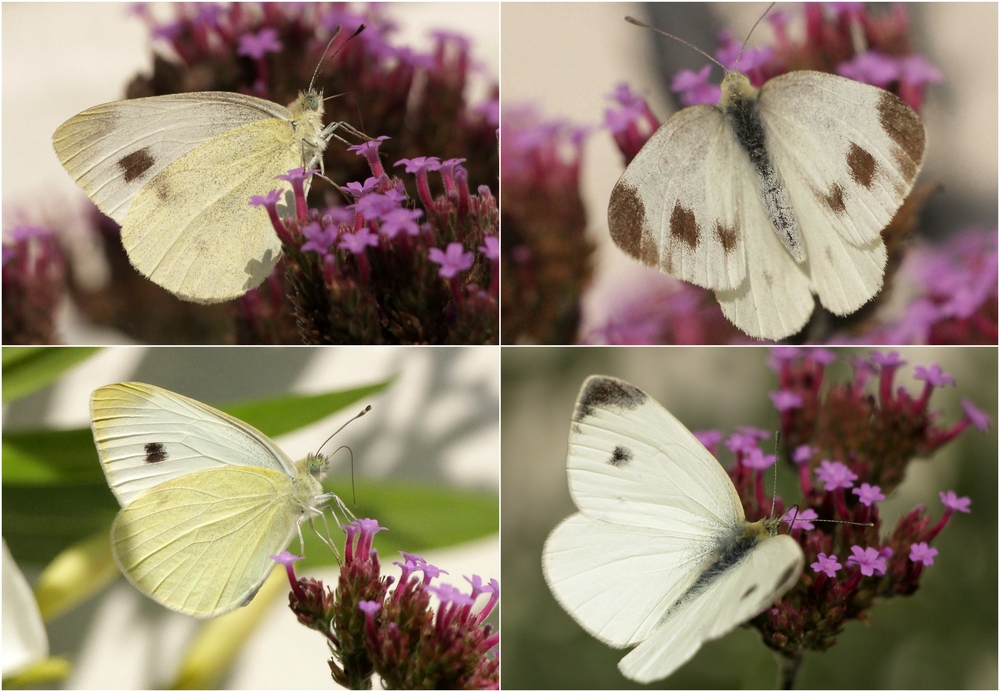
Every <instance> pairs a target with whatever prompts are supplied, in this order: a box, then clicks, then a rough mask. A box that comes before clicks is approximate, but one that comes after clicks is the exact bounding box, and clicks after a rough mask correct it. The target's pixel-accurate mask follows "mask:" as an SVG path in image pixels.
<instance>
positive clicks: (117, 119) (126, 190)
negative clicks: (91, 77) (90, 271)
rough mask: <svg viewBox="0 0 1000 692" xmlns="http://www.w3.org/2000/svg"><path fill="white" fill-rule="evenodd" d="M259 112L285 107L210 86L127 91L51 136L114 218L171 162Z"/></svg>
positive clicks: (278, 114) (282, 113) (280, 114)
mask: <svg viewBox="0 0 1000 692" xmlns="http://www.w3.org/2000/svg"><path fill="white" fill-rule="evenodd" d="M264 118H284V119H285V120H287V119H288V109H287V108H283V107H282V106H279V105H278V104H276V103H271V102H270V101H265V100H263V99H258V98H254V97H252V96H245V95H243V94H230V93H226V92H215V91H209V92H198V93H192V94H173V95H170V96H156V97H152V98H141V99H130V100H128V101H117V102H115V103H106V104H103V105H100V106H95V107H93V108H89V109H87V110H85V111H83V112H82V113H80V114H79V115H76V116H74V117H72V118H70V119H69V120H67V121H66V122H65V123H63V124H62V125H60V126H59V128H58V129H57V130H56V131H55V134H53V136H52V144H53V146H54V147H55V150H56V154H57V155H58V156H59V160H60V161H61V162H62V164H63V166H65V168H66V170H67V171H69V173H70V175H72V176H73V179H74V180H76V181H77V183H79V185H80V187H82V188H83V189H84V191H85V192H86V193H87V195H88V196H89V197H90V198H91V199H92V200H94V202H95V203H96V204H97V206H98V208H100V210H101V211H103V212H104V213H105V214H107V215H108V216H110V217H111V218H113V219H114V220H115V221H117V222H119V223H121V222H122V221H124V220H125V217H126V215H127V213H128V210H129V205H130V204H131V202H132V199H133V198H134V197H135V195H136V194H137V193H138V192H139V190H140V189H142V187H143V186H144V185H145V184H146V183H147V182H148V181H149V180H150V179H152V178H153V177H154V176H155V175H156V174H157V173H159V172H160V171H162V170H163V169H164V168H166V167H167V166H168V165H170V163H171V162H173V161H175V160H176V159H177V158H179V157H180V156H183V155H184V154H185V153H187V152H188V151H190V150H191V149H194V148H195V147H197V146H198V145H200V144H203V143H204V142H207V141H209V140H211V139H213V138H215V137H217V136H219V135H220V134H222V133H223V132H226V131H228V130H230V129H232V128H234V127H238V126H240V125H245V124H247V123H251V122H254V121H257V120H261V119H264ZM289 127H290V126H289Z"/></svg>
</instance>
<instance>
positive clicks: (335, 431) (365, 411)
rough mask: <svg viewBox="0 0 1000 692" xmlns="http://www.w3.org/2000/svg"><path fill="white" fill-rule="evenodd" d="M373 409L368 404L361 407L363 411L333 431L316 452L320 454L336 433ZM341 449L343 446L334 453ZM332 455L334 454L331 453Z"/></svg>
mask: <svg viewBox="0 0 1000 692" xmlns="http://www.w3.org/2000/svg"><path fill="white" fill-rule="evenodd" d="M371 410H372V405H371V404H368V405H367V406H365V407H364V408H363V409H361V413H359V414H358V415H356V416H354V418H352V419H351V420H349V421H347V422H346V423H344V424H343V425H342V426H340V427H339V428H337V429H336V430H334V431H333V435H330V437H328V438H326V441H325V442H323V444H321V445H320V446H319V449H318V450H316V454H317V455H318V454H319V453H320V450H322V449H323V448H324V447H325V446H326V443H327V442H329V441H330V440H332V439H333V438H334V435H336V434H337V433H339V432H340V431H341V430H343V429H344V428H346V427H347V426H348V425H350V424H351V423H353V422H354V421H356V420H357V419H358V418H361V416H363V415H365V414H366V413H368V412H369V411H371ZM340 449H342V448H338V449H337V450H336V451H335V452H334V453H333V454H336V453H337V452H339V451H340ZM331 456H333V455H332V454H331Z"/></svg>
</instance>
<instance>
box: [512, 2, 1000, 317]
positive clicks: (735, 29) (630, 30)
mask: <svg viewBox="0 0 1000 692" xmlns="http://www.w3.org/2000/svg"><path fill="white" fill-rule="evenodd" d="M664 5H668V4H666V3H665V4H664ZM678 5H682V6H684V7H676V6H675V8H670V7H667V8H666V9H664V10H662V11H663V12H664V14H665V15H670V14H671V13H672V16H676V17H678V18H679V19H678V20H677V21H678V24H679V25H676V26H674V25H670V26H659V25H658V28H661V29H663V30H665V31H668V32H670V33H673V34H675V35H676V36H679V37H680V38H683V39H685V40H688V41H691V42H694V43H695V45H698V47H699V48H701V49H702V50H704V51H706V52H708V53H710V54H711V53H714V51H715V49H716V48H717V45H718V44H717V42H715V41H714V39H713V37H714V29H717V28H727V29H729V30H730V31H731V32H732V33H733V34H734V35H735V36H737V37H739V38H740V39H742V37H744V36H746V34H747V32H749V30H750V28H751V27H752V26H753V24H754V22H756V21H757V19H758V18H759V17H760V16H761V14H762V13H763V12H764V10H766V9H767V4H766V3H714V4H710V14H711V15H714V16H715V17H717V21H716V22H715V24H714V28H713V27H712V26H709V25H707V24H702V23H698V24H686V23H683V22H684V20H683V19H681V18H686V17H691V16H698V17H699V19H701V18H704V15H705V13H704V11H703V10H704V7H705V6H704V4H697V5H696V4H694V3H678ZM699 6H700V7H699ZM883 7H884V6H883ZM776 9H783V10H786V11H789V12H791V13H793V14H795V15H796V16H797V17H798V18H799V19H798V21H797V23H793V24H792V25H791V27H790V33H791V35H792V36H793V37H800V36H801V35H802V33H803V28H802V23H801V6H800V5H796V4H792V3H778V5H777V6H776ZM907 9H908V11H909V13H910V16H911V20H912V26H913V31H912V33H911V35H912V37H913V39H914V43H915V45H916V48H917V50H918V51H919V53H920V54H921V55H923V56H924V57H925V58H927V59H928V60H929V61H930V62H931V63H932V64H934V65H935V66H937V67H938V68H939V69H940V70H941V72H942V73H943V74H944V82H943V83H941V84H938V85H932V86H931V87H930V89H929V90H928V96H927V99H926V103H925V106H924V109H923V111H922V113H921V115H922V117H923V120H924V123H925V125H926V127H927V132H928V152H927V158H926V159H925V162H924V169H923V172H922V173H921V180H925V181H931V180H935V181H940V182H941V183H943V185H944V189H943V190H942V191H941V192H940V193H938V194H937V195H935V196H933V197H932V198H931V200H930V201H929V202H928V205H927V208H926V213H925V214H924V223H923V224H922V230H923V231H928V230H929V231H931V232H932V233H933V234H934V235H936V236H939V237H940V236H944V235H947V234H949V233H953V232H955V231H958V230H960V229H961V228H963V227H965V226H966V225H969V224H971V223H976V224H981V225H984V226H987V227H995V226H996V224H997V211H996V210H997V170H998V168H997V165H998V164H997V115H998V114H997V5H996V3H961V2H947V3H915V4H908V5H907ZM500 11H501V16H502V22H503V41H502V46H501V54H502V75H501V77H502V79H501V89H502V92H501V93H502V104H503V105H504V107H510V106H512V105H516V104H518V103H523V102H532V103H536V104H538V105H539V106H540V107H541V110H542V111H543V113H544V114H545V115H547V116H549V117H551V118H552V119H556V118H566V119H568V120H570V121H572V122H574V123H578V124H588V125H598V124H599V123H601V120H602V118H603V113H604V109H605V108H606V106H607V105H608V102H607V101H606V100H605V95H606V94H608V93H610V92H611V90H612V88H613V87H614V86H615V85H616V84H618V83H619V82H623V81H625V82H628V84H630V85H631V86H632V87H633V89H635V90H636V91H637V92H638V93H641V94H643V95H644V96H646V97H647V99H648V100H649V103H650V106H651V107H652V109H653V112H654V113H656V115H657V116H659V118H660V121H661V122H662V121H663V120H666V118H667V117H668V116H669V115H670V113H671V110H670V108H669V107H668V105H667V104H668V103H669V100H668V99H669V97H670V95H665V93H664V91H663V90H662V85H661V83H660V82H659V81H658V77H657V74H656V69H655V67H654V59H655V54H654V52H655V51H657V50H660V49H659V48H657V47H656V45H654V38H655V34H653V33H652V32H650V31H648V30H645V29H640V28H638V27H635V26H633V25H631V24H627V23H626V22H625V21H623V17H624V16H625V15H629V14H631V15H635V16H636V17H637V18H639V19H644V20H646V21H653V20H652V19H651V17H650V15H649V14H648V13H647V12H646V10H645V9H644V7H643V5H641V4H638V3H598V2H595V3H569V2H566V3H563V2H557V3H525V2H509V3H503V4H502V6H501V10H500ZM699 11H701V12H700V14H699ZM770 39H771V27H770V25H769V24H768V23H767V22H766V21H764V22H761V23H760V25H759V26H758V27H757V29H756V31H755V32H754V34H753V36H752V37H751V39H750V45H751V46H754V45H761V44H765V43H768V42H770ZM703 41H704V42H705V43H702V42H703ZM668 50H669V51H670V54H671V56H677V59H678V61H680V60H685V61H686V64H685V65H680V64H678V65H677V67H678V68H679V67H682V66H684V67H688V66H693V67H694V69H697V68H698V67H700V66H702V65H704V64H706V63H707V61H706V60H705V59H704V58H702V57H701V56H699V55H697V54H696V53H695V52H694V51H690V50H689V49H687V48H684V47H683V46H681V45H680V44H676V43H674V44H673V46H671V47H668ZM685 52H686V53H687V54H688V55H682V54H683V53H685ZM691 61H693V62H691ZM673 72H674V70H671V71H670V74H671V75H672V74H673ZM712 78H713V79H714V80H716V83H718V80H720V79H721V71H720V70H719V69H718V68H715V70H714V72H713V73H712ZM623 170H624V163H623V161H622V158H621V154H620V153H619V152H618V149H617V148H616V147H615V145H614V141H613V140H612V138H611V136H610V134H609V133H608V132H607V130H596V131H595V132H593V133H592V134H591V135H590V137H589V138H588V140H587V145H586V150H585V155H584V166H583V174H582V183H581V186H582V194H583V199H584V203H585V205H586V209H587V216H588V220H589V229H588V231H589V234H590V237H591V238H592V239H593V240H594V241H595V242H596V243H597V244H598V248H599V249H598V252H597V255H596V260H595V268H596V271H595V275H594V281H593V290H592V291H590V293H589V294H588V295H587V296H586V298H585V301H584V314H583V323H582V325H581V330H580V333H581V334H586V333H587V331H588V330H589V329H590V328H591V327H593V326H597V325H600V324H603V322H604V317H605V316H606V315H607V314H608V312H609V311H610V310H611V309H612V307H613V305H614V301H615V299H616V298H617V297H619V296H621V295H623V294H625V295H627V294H629V293H631V291H629V290H627V287H629V286H633V285H639V284H641V283H642V282H643V281H648V280H649V279H648V277H649V272H651V273H653V274H655V273H656V272H655V271H654V270H649V269H645V268H643V267H641V266H640V265H639V264H638V263H637V262H635V261H633V260H631V259H630V258H628V257H627V256H626V255H625V254H624V253H622V252H621V251H620V250H618V249H617V248H616V247H615V246H614V244H613V243H612V242H611V240H610V238H609V236H608V228H607V204H608V197H609V196H610V194H611V188H612V187H613V186H614V184H615V181H616V180H617V179H618V176H619V175H621V172H622V171H623Z"/></svg>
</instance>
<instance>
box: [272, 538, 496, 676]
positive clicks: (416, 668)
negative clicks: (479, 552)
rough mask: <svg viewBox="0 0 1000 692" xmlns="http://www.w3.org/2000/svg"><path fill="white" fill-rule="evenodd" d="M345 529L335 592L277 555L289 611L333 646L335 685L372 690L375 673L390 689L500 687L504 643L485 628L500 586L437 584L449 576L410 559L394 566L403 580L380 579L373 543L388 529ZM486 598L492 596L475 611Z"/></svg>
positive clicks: (475, 579)
mask: <svg viewBox="0 0 1000 692" xmlns="http://www.w3.org/2000/svg"><path fill="white" fill-rule="evenodd" d="M343 528H344V530H345V532H346V533H347V541H346V544H345V547H344V558H343V561H342V564H341V569H340V577H339V579H338V583H337V588H336V589H335V590H331V589H329V588H327V587H324V586H323V584H322V583H320V582H318V581H316V580H315V579H308V578H302V579H296V578H295V576H294V574H293V572H292V568H291V565H292V562H293V560H294V559H295V558H294V556H290V555H288V554H287V553H282V554H281V555H278V556H274V558H275V560H277V561H279V562H281V563H282V564H284V565H285V567H286V569H287V570H288V574H289V580H290V581H291V582H292V592H291V593H290V594H289V606H290V608H291V609H292V611H293V612H294V613H295V614H296V616H297V617H298V619H299V622H301V623H302V624H303V625H306V626H307V627H310V628H312V629H315V630H317V631H319V632H320V633H321V634H323V635H324V636H325V637H326V639H327V642H328V643H329V645H330V650H331V652H332V654H333V657H332V658H331V659H330V661H329V666H330V670H331V672H332V675H333V679H334V681H335V682H336V683H338V684H340V685H343V686H345V687H347V688H349V689H371V686H372V675H374V674H377V675H378V676H379V677H380V678H381V680H382V684H383V685H384V686H385V687H386V688H388V689H499V666H500V662H499V658H498V656H497V653H496V651H497V646H498V644H499V642H500V637H499V634H498V633H496V632H495V631H494V629H493V627H492V626H491V625H487V624H484V620H485V619H486V617H487V616H488V615H489V614H490V613H491V612H492V611H493V609H494V608H495V607H496V604H497V601H498V599H499V596H500V588H499V584H498V583H497V582H496V580H494V579H490V581H489V582H488V583H486V584H484V583H483V580H482V578H481V577H479V576H478V575H473V576H472V577H471V578H470V577H466V578H465V579H466V581H467V582H468V583H469V585H470V586H471V593H466V592H465V590H464V589H460V588H458V587H455V586H453V585H451V584H447V583H437V584H432V583H431V582H432V581H433V580H435V579H437V578H439V577H440V576H441V575H442V574H446V572H444V571H443V570H440V569H438V568H437V567H435V566H434V565H431V564H429V563H428V562H427V561H426V560H424V559H423V558H422V557H420V556H419V555H413V554H410V553H401V554H402V555H403V558H404V562H402V563H400V562H395V563H393V564H395V565H397V566H399V567H400V569H401V571H402V574H401V577H400V578H399V579H398V580H394V579H393V578H392V577H386V576H382V574H381V568H380V563H379V558H378V552H377V551H376V550H375V548H374V547H373V545H372V541H373V540H374V538H375V534H377V533H378V532H380V531H384V530H385V528H384V527H382V526H379V525H378V522H376V521H375V520H373V519H357V520H355V521H353V522H351V523H350V524H348V525H347V526H344V527H343ZM393 586H394V588H393ZM390 589H391V590H390ZM483 595H488V598H487V599H485V603H484V604H483V605H482V607H481V608H479V609H476V608H475V606H476V605H477V603H479V601H480V599H479V597H480V596H483ZM432 596H433V597H435V598H436V599H437V600H438V604H437V606H436V609H435V608H434V607H432Z"/></svg>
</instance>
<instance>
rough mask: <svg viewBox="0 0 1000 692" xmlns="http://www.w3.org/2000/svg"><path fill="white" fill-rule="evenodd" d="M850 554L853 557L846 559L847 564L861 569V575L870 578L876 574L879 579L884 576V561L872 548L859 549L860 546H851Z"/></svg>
mask: <svg viewBox="0 0 1000 692" xmlns="http://www.w3.org/2000/svg"><path fill="white" fill-rule="evenodd" d="M851 552H852V553H853V555H851V557H849V558H847V564H849V565H857V566H858V567H859V568H860V569H861V574H863V575H865V576H866V577H870V576H872V575H873V574H876V573H877V574H878V575H879V576H880V577H881V576H882V575H883V574H885V569H886V564H885V559H884V558H883V557H882V556H881V555H879V552H878V551H877V550H875V549H874V548H861V547H860V546H856V545H852V546H851Z"/></svg>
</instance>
